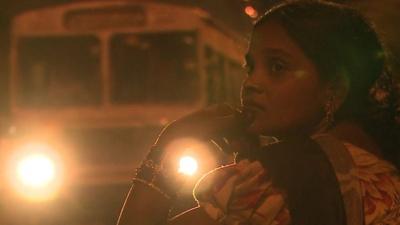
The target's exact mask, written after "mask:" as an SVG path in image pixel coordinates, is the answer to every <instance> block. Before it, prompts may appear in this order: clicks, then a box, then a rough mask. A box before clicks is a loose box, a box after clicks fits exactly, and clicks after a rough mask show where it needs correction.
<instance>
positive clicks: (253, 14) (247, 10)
mask: <svg viewBox="0 0 400 225" xmlns="http://www.w3.org/2000/svg"><path fill="white" fill-rule="evenodd" d="M244 12H245V13H246V14H247V15H248V16H250V17H251V18H253V19H254V18H257V17H258V12H257V10H255V9H254V8H253V7H252V6H246V8H244Z"/></svg>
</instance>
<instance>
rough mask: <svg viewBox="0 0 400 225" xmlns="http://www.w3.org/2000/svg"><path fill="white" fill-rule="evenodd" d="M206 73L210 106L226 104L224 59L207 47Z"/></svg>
mask: <svg viewBox="0 0 400 225" xmlns="http://www.w3.org/2000/svg"><path fill="white" fill-rule="evenodd" d="M205 58H206V73H207V93H208V101H207V102H208V104H215V103H220V102H224V101H225V100H226V90H225V68H224V61H225V60H224V58H223V57H222V55H220V54H218V53H217V52H215V51H214V50H213V49H211V48H209V47H206V49H205Z"/></svg>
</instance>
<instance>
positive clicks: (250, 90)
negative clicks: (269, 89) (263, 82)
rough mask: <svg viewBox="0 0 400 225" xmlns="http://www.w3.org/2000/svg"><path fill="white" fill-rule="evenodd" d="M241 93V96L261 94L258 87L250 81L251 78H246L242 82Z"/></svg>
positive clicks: (260, 89)
mask: <svg viewBox="0 0 400 225" xmlns="http://www.w3.org/2000/svg"><path fill="white" fill-rule="evenodd" d="M242 92H243V96H249V95H253V94H261V93H262V92H263V90H262V88H261V87H260V85H258V84H257V83H256V82H254V80H252V79H251V77H248V78H247V79H246V80H245V81H244V82H243V88H242Z"/></svg>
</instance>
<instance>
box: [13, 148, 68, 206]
mask: <svg viewBox="0 0 400 225" xmlns="http://www.w3.org/2000/svg"><path fill="white" fill-rule="evenodd" d="M10 164H11V167H10V169H11V170H10V179H11V181H12V183H13V185H14V189H15V191H16V192H17V193H18V194H20V195H21V196H22V197H24V198H26V199H28V200H32V201H45V200H49V199H52V198H53V197H55V196H56V193H57V191H58V189H59V187H60V184H61V178H60V177H61V170H60V168H61V166H60V164H61V163H60V160H58V157H56V155H55V151H54V150H53V149H52V148H50V147H49V146H47V145H43V144H27V145H24V146H22V147H21V149H19V151H18V152H17V153H16V155H15V156H14V158H13V160H11V162H10Z"/></svg>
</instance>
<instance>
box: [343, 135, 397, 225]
mask: <svg viewBox="0 0 400 225" xmlns="http://www.w3.org/2000/svg"><path fill="white" fill-rule="evenodd" d="M344 145H345V147H346V149H347V150H348V152H349V153H350V155H351V157H352V159H353V161H354V165H355V169H356V173H355V174H354V175H355V176H356V178H357V179H358V180H359V182H360V186H361V191H362V196H363V205H364V214H365V224H366V225H369V224H388V225H392V224H400V177H399V173H398V170H397V169H396V168H395V167H394V166H393V165H392V164H391V163H389V162H387V161H385V160H383V159H381V158H379V157H377V156H375V155H374V154H372V153H369V152H368V151H366V150H364V149H362V148H360V147H357V146H355V145H352V144H350V143H344Z"/></svg>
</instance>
